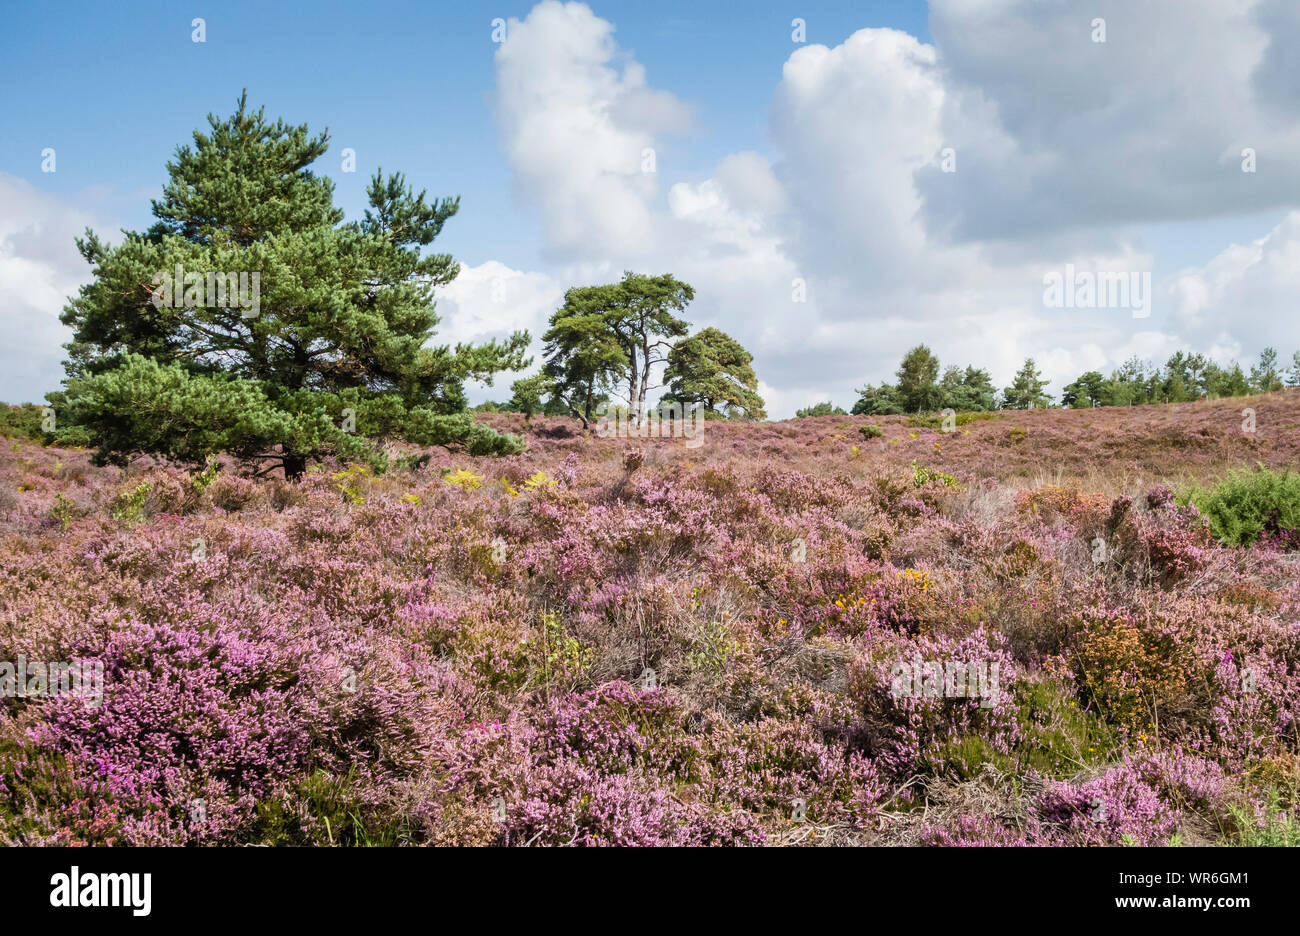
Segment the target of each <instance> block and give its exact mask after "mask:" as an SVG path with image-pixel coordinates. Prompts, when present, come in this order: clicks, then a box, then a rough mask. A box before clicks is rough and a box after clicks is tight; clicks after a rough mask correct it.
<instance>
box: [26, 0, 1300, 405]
mask: <svg viewBox="0 0 1300 936" xmlns="http://www.w3.org/2000/svg"><path fill="white" fill-rule="evenodd" d="M195 16H203V17H204V19H205V21H206V42H204V43H201V44H200V43H195V42H193V41H191V31H192V26H191V20H192V19H193V18H194V17H195ZM497 17H502V18H507V19H509V20H510V26H509V33H508V34H509V39H508V41H507V42H506V43H505V44H504V45H498V44H496V43H494V42H493V41H492V21H493V19H495V18H497ZM796 17H798V18H801V19H803V20H804V21H805V23H806V41H805V42H802V43H799V42H795V41H793V39H792V35H791V31H792V27H791V21H792V20H793V19H795V18H796ZM1097 17H1100V18H1102V19H1104V20H1105V24H1106V33H1107V34H1106V35H1105V37H1104V38H1105V41H1104V42H1099V41H1098V39H1097V35H1096V29H1095V27H1094V26H1093V25H1092V24H1093V21H1094V19H1095V18H1097ZM1297 45H1300V4H1295V3H1293V2H1288V0H1243V2H1242V3H1240V4H1234V5H1226V4H1222V3H1217V2H1214V0H1150V2H1147V3H1144V4H1138V5H1134V4H1131V3H1127V2H1124V0H1095V2H1093V3H1091V4H1090V5H1089V8H1088V9H1087V10H1082V9H1081V7H1080V6H1079V5H1078V4H1072V3H1066V2H1058V0H980V2H975V0H933V2H931V3H928V4H927V3H924V2H915V0H895V2H856V3H837V2H804V0H800V2H797V3H793V4H773V3H762V2H760V3H742V2H736V3H708V2H702V3H701V2H695V3H675V2H666V3H644V2H638V3H633V2H593V3H591V4H589V5H582V4H560V3H558V2H554V0H549V2H542V3H538V4H531V3H515V4H507V5H478V4H430V3H409V4H402V3H380V2H376V3H371V4H345V3H313V4H306V3H294V2H283V3H276V4H254V3H226V4H222V5H220V7H219V8H210V9H208V10H203V9H198V8H195V7H193V6H192V5H188V4H186V5H179V4H167V3H136V2H123V3H119V4H116V5H114V6H112V7H107V6H100V5H94V4H62V5H59V6H58V7H50V6H46V5H38V4H26V5H22V6H20V7H15V8H13V9H10V10H7V11H6V13H5V29H4V30H3V31H0V81H3V86H4V87H5V88H6V91H5V94H4V97H3V99H0V126H3V127H4V132H3V134H2V135H0V317H3V318H4V319H6V320H7V322H8V324H9V325H10V327H9V328H8V329H6V335H8V336H9V337H8V338H7V340H6V342H5V343H4V345H0V399H10V400H16V399H36V398H39V397H40V396H41V395H42V394H43V393H44V392H46V391H48V390H50V389H53V388H54V387H55V386H56V385H57V382H58V380H59V378H60V376H61V369H60V367H59V360H60V357H61V353H60V349H59V345H60V344H61V343H62V342H63V341H64V340H66V338H67V335H66V332H65V331H64V330H63V329H62V327H61V326H60V325H59V324H58V322H57V317H58V313H59V309H60V307H61V305H62V303H63V301H64V299H65V298H66V297H67V296H68V295H70V294H71V293H73V292H75V289H76V286H77V284H78V283H79V282H82V281H84V279H85V278H86V276H87V274H88V270H87V268H86V267H85V264H84V263H83V262H82V261H81V260H80V258H79V257H77V256H76V254H75V251H74V250H73V248H72V238H73V236H74V235H75V234H76V233H78V232H79V231H80V230H81V229H82V228H83V227H84V226H85V225H86V224H91V225H93V226H94V227H95V228H96V230H98V231H100V232H101V233H105V234H108V235H110V239H111V237H112V236H113V235H114V234H115V232H116V230H117V229H118V228H120V227H127V228H130V229H142V228H144V227H146V226H147V225H148V224H149V223H150V220H151V218H150V215H149V198H150V197H152V196H153V195H155V194H156V193H157V192H158V190H159V187H160V185H161V184H162V182H163V180H164V177H165V170H164V164H165V163H166V161H167V160H168V159H169V158H170V157H171V155H172V153H173V152H174V150H175V148H176V146H177V145H178V144H180V143H183V142H188V141H189V139H190V134H191V132H192V131H193V130H194V129H195V128H198V127H201V126H204V124H205V121H204V118H205V115H206V114H207V113H209V112H215V113H217V114H220V115H226V114H228V113H229V112H230V111H231V110H232V109H233V106H234V102H235V100H236V98H237V96H238V94H239V92H240V90H241V88H245V87H246V88H247V89H248V92H249V98H250V101H252V102H253V103H255V104H259V105H265V106H266V108H267V111H268V112H269V113H270V114H271V115H272V116H277V117H283V118H285V119H286V120H288V121H291V122H293V123H302V122H305V123H307V124H309V126H310V127H311V128H312V129H314V130H320V129H323V128H325V127H328V128H329V131H330V134H331V138H332V144H331V152H330V153H329V154H327V155H326V157H325V158H324V159H323V160H322V161H321V162H320V163H318V166H317V168H318V169H319V171H321V172H323V173H325V174H327V175H329V176H331V178H333V179H334V180H335V182H336V183H337V192H336V198H337V201H338V203H339V205H340V206H341V207H342V208H343V209H344V210H345V211H346V212H347V214H348V216H349V217H355V216H357V215H358V214H359V212H360V211H361V209H362V207H363V199H364V196H363V192H364V187H365V184H366V181H367V179H368V178H369V175H370V173H371V172H373V171H374V170H375V169H376V168H377V167H379V166H382V167H383V168H384V170H385V171H392V170H401V171H403V172H404V173H406V175H407V178H408V180H409V181H410V182H411V183H413V184H414V185H415V186H416V187H417V188H427V189H428V190H429V191H430V193H431V194H433V195H437V196H442V195H453V194H459V195H460V196H461V197H462V209H461V212H460V214H459V215H458V216H457V217H456V218H455V219H454V220H453V221H452V222H450V223H449V224H448V226H447V227H446V229H445V231H444V234H443V236H442V238H441V239H440V240H439V241H438V243H437V245H436V249H438V250H440V251H447V252H450V253H452V254H453V255H454V256H456V257H457V258H458V259H459V260H460V261H461V262H462V264H463V268H462V274H461V276H460V278H459V279H458V280H457V281H456V282H455V283H454V284H452V286H450V287H448V288H447V290H446V291H445V294H444V295H442V296H441V297H440V309H441V311H442V313H443V316H444V323H443V327H442V329H441V330H440V336H439V338H440V340H444V341H456V340H479V339H482V338H487V337H493V336H498V335H502V334H505V333H507V332H509V331H510V330H511V329H514V328H520V327H526V328H529V329H530V330H531V331H532V332H533V334H534V335H535V336H537V335H540V333H541V331H542V330H543V329H544V327H545V320H546V317H547V316H548V315H549V313H550V312H551V311H553V309H554V308H555V307H556V305H557V304H558V299H559V297H560V296H561V295H562V293H563V290H564V289H565V288H566V287H568V286H571V285H575V284H582V283H589V282H599V281H607V280H610V279H615V278H617V276H618V274H619V273H620V272H621V271H622V270H624V269H639V270H643V271H647V272H664V271H671V272H674V273H675V274H677V275H678V276H680V277H681V278H683V279H686V280H688V281H689V282H692V283H693V285H695V287H696V290H697V300H696V302H695V304H694V305H693V306H692V309H691V310H690V315H689V316H688V317H690V318H691V319H692V320H693V321H695V322H696V323H697V324H699V325H714V326H717V327H721V328H723V329H724V330H726V331H728V332H729V333H731V334H733V335H734V336H735V337H737V338H738V339H739V340H740V341H741V342H742V343H743V344H744V345H745V346H746V347H748V348H749V349H750V350H751V351H753V352H754V354H755V367H756V370H757V371H758V374H759V377H760V380H761V381H762V389H763V391H764V395H765V396H766V398H767V399H768V403H769V407H768V409H769V412H770V413H772V415H774V416H776V417H782V416H788V415H791V414H792V412H793V410H794V409H795V408H796V407H799V406H803V405H808V404H809V403H812V402H816V401H817V400H820V399H828V398H829V399H832V400H834V401H835V402H837V403H840V404H842V405H844V406H846V407H847V406H848V405H850V404H851V402H852V400H853V398H854V393H853V389H854V388H855V387H858V386H861V385H862V383H864V382H866V381H872V382H877V381H879V380H882V379H888V378H889V377H890V375H891V372H892V371H893V369H894V367H895V366H896V363H897V361H898V359H899V357H900V356H901V355H902V353H903V352H904V351H905V350H906V349H907V348H908V347H910V346H912V345H913V344H916V343H919V342H925V343H927V344H929V345H930V346H931V347H932V348H934V349H935V350H936V352H937V353H938V354H939V356H940V358H941V359H942V360H943V361H944V363H945V364H947V363H955V364H966V363H974V364H977V365H980V366H983V367H986V368H988V369H989V370H991V371H992V372H993V376H994V378H995V380H997V381H999V382H1005V381H1007V380H1008V379H1009V377H1010V375H1011V373H1012V372H1013V371H1014V370H1015V369H1016V367H1018V366H1019V363H1020V362H1021V361H1022V360H1023V359H1024V357H1026V356H1031V355H1032V356H1033V357H1035V359H1036V360H1037V361H1038V362H1039V363H1040V366H1042V367H1043V369H1044V371H1045V372H1046V374H1047V376H1048V377H1049V378H1050V379H1051V380H1052V385H1051V387H1050V388H1049V389H1051V390H1054V391H1058V392H1059V389H1060V387H1061V386H1063V384H1064V383H1066V382H1068V381H1069V380H1070V379H1072V378H1073V377H1074V376H1077V374H1078V373H1080V372H1081V371H1083V370H1085V369H1092V368H1096V369H1100V370H1108V369H1110V368H1111V367H1114V366H1116V365H1118V364H1119V363H1120V362H1122V361H1123V360H1124V359H1125V358H1127V357H1128V356H1130V355H1133V354H1136V355H1138V356H1140V357H1146V358H1150V359H1152V360H1156V361H1161V360H1163V359H1164V358H1165V357H1167V356H1168V354H1169V353H1170V352H1171V351H1172V350H1174V349H1176V348H1192V349H1195V350H1200V351H1204V352H1206V353H1210V354H1212V355H1215V356H1216V357H1218V358H1219V359H1228V358H1232V357H1239V358H1241V359H1242V360H1243V361H1246V362H1249V360H1250V359H1252V358H1253V356H1254V355H1255V354H1257V353H1258V352H1259V350H1260V349H1261V348H1262V347H1264V346H1265V345H1274V346H1276V347H1277V348H1278V350H1279V351H1280V352H1281V353H1282V356H1283V358H1284V359H1289V358H1290V356H1291V352H1292V351H1293V350H1295V348H1296V347H1300V324H1297V317H1296V316H1295V307H1294V299H1293V297H1294V296H1295V295H1296V294H1297V287H1298V286H1300V215H1297V213H1296V209H1297V207H1298V205H1297V202H1298V201H1300V66H1297V65H1296V64H1295V62H1296V60H1297V59H1296V56H1294V54H1293V50H1294V48H1295V47H1296V46H1297ZM1288 50H1290V51H1288ZM46 147H52V148H54V149H55V151H56V154H57V156H56V158H57V171H56V172H54V173H47V172H42V171H41V159H42V157H41V152H42V150H43V149H44V148H46ZM344 147H351V148H353V149H355V150H356V153H357V165H358V171H357V172H356V173H355V174H348V173H343V172H341V171H339V169H340V163H339V160H340V158H341V152H340V151H341V150H342V149H343V148H344ZM646 147H650V148H652V149H653V150H654V152H655V155H656V162H657V170H656V172H655V173H653V174H652V175H646V174H645V173H644V172H641V171H639V170H638V169H637V168H636V165H635V163H636V161H637V159H638V158H639V155H638V154H640V153H642V152H643V151H644V149H645V148H646ZM945 147H952V149H953V152H954V153H955V154H956V161H955V166H956V171H955V172H952V173H947V172H946V171H944V170H942V169H941V168H940V167H941V164H942V152H943V151H944V148H945ZM1246 147H1250V148H1251V149H1252V150H1254V151H1256V152H1257V162H1258V168H1257V171H1255V172H1252V173H1244V172H1242V171H1241V167H1240V166H1239V165H1238V164H1239V163H1240V161H1241V159H1240V154H1241V153H1242V152H1244V150H1245V148H1246ZM1067 264H1068V265H1071V266H1073V267H1074V268H1077V269H1081V270H1094V271H1097V272H1098V273H1106V272H1108V271H1110V272H1121V273H1127V272H1130V271H1131V272H1134V273H1136V272H1138V271H1146V272H1149V273H1151V274H1152V278H1153V293H1154V295H1153V297H1152V302H1151V311H1150V315H1149V316H1138V315H1132V314H1129V311H1128V310H1127V309H1124V308H1118V309H1094V310H1089V311H1087V312H1086V313H1080V312H1079V311H1078V310H1070V312H1069V313H1068V314H1067V313H1065V312H1063V311H1062V310H1058V309H1053V308H1048V307H1046V306H1045V303H1044V301H1043V298H1042V294H1043V282H1044V276H1045V275H1047V274H1049V273H1051V272H1053V271H1059V270H1062V269H1064V268H1065V267H1066V265H1067ZM796 281H797V282H801V283H803V284H804V286H805V292H806V298H807V301H806V302H803V303H801V304H800V303H798V302H796V301H795V300H794V298H793V295H794V291H793V290H792V285H793V284H794V283H795V282H796ZM503 284H504V285H503ZM503 296H504V297H505V298H504V299H503V298H502V297H503ZM508 382H509V377H507V378H506V380H505V383H506V384H507V385H508ZM505 395H507V392H506V391H505V389H504V388H503V387H501V386H500V385H498V386H497V387H496V388H492V389H488V388H474V389H473V392H472V398H475V399H483V398H489V397H490V398H501V397H503V396H505Z"/></svg>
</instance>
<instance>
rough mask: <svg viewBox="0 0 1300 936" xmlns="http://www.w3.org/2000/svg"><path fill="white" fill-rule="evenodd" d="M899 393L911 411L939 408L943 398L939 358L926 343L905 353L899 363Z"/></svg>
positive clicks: (905, 406) (917, 411)
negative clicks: (939, 382)
mask: <svg viewBox="0 0 1300 936" xmlns="http://www.w3.org/2000/svg"><path fill="white" fill-rule="evenodd" d="M897 376H898V395H899V397H900V399H901V402H902V404H903V407H904V408H905V409H906V410H907V411H908V412H909V413H919V412H923V411H929V410H934V409H938V408H939V404H940V402H941V401H942V399H943V395H942V391H941V390H940V389H939V386H938V382H937V381H938V379H939V359H938V358H937V357H935V356H934V354H933V352H931V351H930V349H929V348H927V347H926V346H925V345H917V346H916V347H915V348H913V349H912V350H910V351H908V352H907V354H905V355H903V360H902V363H900V364H899V365H898V375H897Z"/></svg>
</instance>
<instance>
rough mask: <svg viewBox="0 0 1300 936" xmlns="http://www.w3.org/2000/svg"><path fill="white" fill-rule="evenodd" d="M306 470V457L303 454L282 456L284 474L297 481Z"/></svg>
mask: <svg viewBox="0 0 1300 936" xmlns="http://www.w3.org/2000/svg"><path fill="white" fill-rule="evenodd" d="M306 471H307V458H306V456H304V455H285V456H284V476H285V477H286V478H289V479H290V480H293V481H297V480H298V479H299V478H301V477H302V476H303V474H305V473H306Z"/></svg>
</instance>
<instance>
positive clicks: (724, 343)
mask: <svg viewBox="0 0 1300 936" xmlns="http://www.w3.org/2000/svg"><path fill="white" fill-rule="evenodd" d="M753 360H754V356H753V355H752V354H750V353H749V352H748V351H746V350H745V349H744V348H742V347H741V346H740V342H738V341H736V340H735V339H734V338H732V337H731V336H730V335H728V334H726V333H725V332H721V331H719V330H718V329H716V328H705V329H701V330H700V331H698V332H696V333H695V334H694V335H692V336H691V337H690V338H687V339H684V340H682V341H679V342H677V344H676V345H674V346H673V348H672V350H670V351H669V352H668V367H667V368H666V369H665V370H664V380H666V381H668V390H669V394H670V395H671V397H672V399H674V400H677V401H678V402H682V403H697V404H701V405H703V407H704V410H705V413H706V414H712V413H719V412H721V413H725V415H727V416H744V417H745V418H746V419H766V418H767V413H766V411H765V410H764V408H763V398H762V397H760V396H759V395H758V377H757V376H756V375H755V374H754V368H753V366H752V362H753Z"/></svg>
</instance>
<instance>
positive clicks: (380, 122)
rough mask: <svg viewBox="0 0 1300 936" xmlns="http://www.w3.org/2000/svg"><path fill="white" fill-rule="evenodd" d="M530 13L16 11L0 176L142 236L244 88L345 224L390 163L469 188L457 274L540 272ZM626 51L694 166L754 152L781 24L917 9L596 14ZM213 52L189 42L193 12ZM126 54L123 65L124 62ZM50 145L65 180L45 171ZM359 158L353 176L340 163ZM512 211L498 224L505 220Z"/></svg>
mask: <svg viewBox="0 0 1300 936" xmlns="http://www.w3.org/2000/svg"><path fill="white" fill-rule="evenodd" d="M530 8H531V4H527V3H506V4H478V3H429V2H414V3H376V4H369V3H366V4H358V3H346V2H322V3H316V2H313V3H293V2H289V3H274V4H270V3H247V2H243V3H222V4H219V5H215V6H214V7H212V8H208V9H207V10H206V11H205V10H200V9H199V8H197V7H195V6H194V5H192V4H177V3H132V2H127V3H121V4H115V5H112V6H109V5H105V4H98V3H81V4H60V5H58V6H54V5H47V4H24V5H21V6H17V7H15V8H13V9H12V10H10V11H7V12H6V19H7V24H6V29H5V30H4V31H3V32H2V33H0V80H3V82H4V86H5V87H6V88H10V89H21V90H20V91H16V90H11V91H10V92H9V93H7V94H6V96H5V100H4V103H3V108H2V110H0V114H2V116H3V120H4V127H5V133H4V135H3V137H0V170H3V171H5V172H9V173H12V174H13V175H16V176H18V177H20V178H22V179H25V180H27V181H28V182H30V183H32V184H33V185H35V186H37V187H38V188H40V189H42V190H44V191H48V192H50V193H51V194H55V195H59V196H62V197H69V198H75V199H79V200H82V201H83V202H84V203H86V204H90V205H93V206H94V207H95V208H96V209H97V210H99V211H100V212H102V213H103V214H105V215H107V216H109V217H112V218H114V219H119V220H120V223H121V224H123V225H126V226H127V227H130V228H131V229H134V230H139V229H142V228H144V227H146V226H148V224H149V223H150V222H151V221H152V218H151V216H150V213H149V198H151V197H153V196H154V194H156V190H157V189H158V188H159V187H160V186H161V184H162V182H163V181H164V179H165V176H166V173H165V169H164V166H165V163H166V162H167V160H168V159H169V158H170V157H171V155H172V153H173V152H174V150H175V148H176V146H177V145H178V144H179V143H182V142H186V143H188V142H189V140H190V134H191V133H192V131H193V130H194V129H195V128H198V127H202V126H206V122H205V119H204V118H205V116H206V115H207V114H208V113H210V112H215V113H217V114H219V115H223V116H224V115H226V114H229V113H230V112H231V111H232V110H233V107H234V102H235V100H236V99H237V98H238V96H239V93H240V90H241V89H242V88H245V87H247V88H248V92H249V99H250V101H251V102H253V103H254V104H258V105H264V106H265V107H266V109H267V111H268V113H269V114H271V115H272V116H273V117H275V116H279V117H283V118H284V119H286V120H289V121H292V122H294V123H307V124H308V125H309V126H310V127H311V128H312V129H313V130H320V129H323V128H326V127H328V128H329V131H330V135H331V138H332V144H331V153H330V154H329V155H328V156H327V157H326V158H325V159H324V160H322V162H321V163H320V164H319V165H320V167H321V171H322V173H323V174H325V175H329V176H330V177H331V178H332V179H333V180H334V181H335V183H336V185H337V190H336V200H337V203H338V204H339V205H340V207H342V208H343V209H344V211H346V212H347V213H348V216H349V217H355V216H356V215H358V214H359V213H360V212H361V211H363V210H364V208H365V185H366V182H367V181H368V179H369V177H370V173H372V172H373V171H374V170H375V169H376V168H378V167H380V166H382V167H383V168H384V170H385V171H392V170H400V171H402V172H404V173H406V175H407V178H408V179H409V180H410V181H411V183H412V184H414V185H416V186H417V187H427V188H428V189H429V190H430V192H431V194H437V195H454V194H460V195H461V212H460V214H459V215H458V216H457V217H456V220H455V221H454V222H452V223H451V224H449V225H448V226H447V228H446V232H445V234H444V235H443V239H442V240H441V241H440V242H439V243H440V245H441V246H442V248H443V249H445V250H447V251H449V252H451V253H453V255H455V256H456V257H458V258H460V259H462V260H463V261H464V262H466V263H470V264H478V263H482V262H483V261H486V260H490V259H496V260H500V261H502V262H505V263H508V264H511V265H521V264H523V265H528V264H531V265H536V264H537V263H538V262H539V258H538V256H537V250H536V248H537V231H536V229H535V222H534V221H533V220H532V219H531V218H529V217H528V216H527V215H526V214H524V213H521V212H517V211H516V210H515V208H514V205H513V204H512V198H511V178H510V167H509V165H508V164H507V162H506V160H505V159H504V158H503V156H502V154H501V152H500V150H499V148H498V147H497V145H496V127H495V125H494V122H493V119H492V110H491V100H492V96H493V92H494V85H495V72H494V68H493V53H494V52H495V51H496V46H495V44H494V43H493V42H492V25H491V24H492V21H493V20H494V19H495V18H497V17H501V18H508V17H516V18H520V17H523V16H525V15H526V14H527V12H528V10H529V9H530ZM596 8H597V9H598V10H599V12H600V14H601V15H602V16H605V17H606V18H609V19H611V20H612V21H613V22H614V23H615V24H616V25H617V27H618V32H617V33H616V35H617V37H618V38H619V39H620V41H623V42H626V49H627V51H628V52H630V53H633V54H635V56H636V58H637V59H638V60H639V61H640V62H642V63H643V64H644V65H645V66H646V68H647V70H648V71H650V72H651V73H652V74H654V75H655V76H656V78H657V83H658V84H659V86H661V87H664V88H666V89H667V90H669V91H672V92H673V93H674V94H677V95H678V96H680V97H683V98H689V99H691V100H692V101H693V102H695V103H696V104H697V106H698V109H699V113H700V128H699V129H698V130H697V131H696V132H695V133H692V134H691V135H690V136H689V137H687V138H685V139H681V140H675V141H672V144H673V145H672V149H671V152H672V155H673V158H674V159H675V160H677V161H678V164H676V165H674V166H673V169H674V171H675V172H677V173H679V174H681V175H683V176H684V177H689V176H690V175H695V174H700V173H705V172H707V171H708V169H709V168H710V167H711V166H712V165H713V164H714V163H715V162H716V161H717V160H718V159H720V158H721V157H722V156H724V155H726V154H727V153H728V152H731V151H733V150H734V149H736V148H738V147H741V148H754V149H762V148H763V147H764V146H765V142H766V141H765V137H766V125H767V112H768V108H769V105H770V101H771V89H772V87H773V85H774V84H775V83H776V81H777V80H778V78H779V76H780V69H781V64H782V63H783V62H784V61H785V58H786V57H787V56H788V55H789V52H790V47H791V44H790V32H791V28H790V22H791V21H792V20H793V19H794V17H795V15H796V13H793V12H791V10H792V9H797V15H798V16H800V17H802V18H804V20H805V21H806V22H807V23H808V30H807V31H808V38H809V41H810V42H817V41H822V42H835V41H838V40H840V39H842V38H843V37H844V36H846V35H848V34H849V33H851V32H852V31H853V30H854V29H856V28H858V27H860V26H862V25H865V24H870V25H880V26H892V27H895V28H898V29H903V30H906V31H908V32H911V33H913V34H914V35H918V36H921V37H924V36H926V5H925V3H924V2H918V0H903V2H897V0H893V2H857V3H843V2H800V3H798V4H796V5H794V6H791V5H789V4H773V3H746V2H733V3H698V2H690V3H682V2H667V3H646V2H644V0H641V2H615V3H602V4H598V5H597V7H596ZM196 15H201V16H203V17H204V19H205V21H206V30H207V35H206V40H207V41H206V42H204V43H202V44H199V43H195V42H193V41H191V33H192V27H191V26H190V22H191V20H192V19H193V18H194V17H195V16H196ZM132 48H134V49H137V50H138V51H137V52H136V53H135V54H129V53H126V54H124V50H128V49H132ZM46 146H52V147H54V148H55V150H56V153H57V160H58V162H57V171H56V172H55V173H42V172H41V155H40V152H41V150H42V149H43V148H45V147H46ZM343 147H351V148H353V149H355V150H356V151H357V154H358V162H357V172H356V173H354V174H350V173H343V172H340V171H338V170H339V166H340V162H339V159H340V157H339V156H338V151H339V150H341V149H342V148H343ZM507 219H508V223H503V222H504V221H506V220H507Z"/></svg>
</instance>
